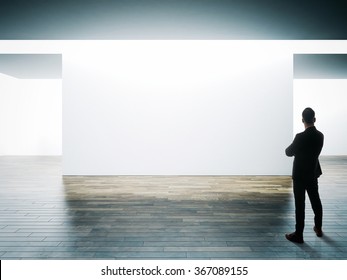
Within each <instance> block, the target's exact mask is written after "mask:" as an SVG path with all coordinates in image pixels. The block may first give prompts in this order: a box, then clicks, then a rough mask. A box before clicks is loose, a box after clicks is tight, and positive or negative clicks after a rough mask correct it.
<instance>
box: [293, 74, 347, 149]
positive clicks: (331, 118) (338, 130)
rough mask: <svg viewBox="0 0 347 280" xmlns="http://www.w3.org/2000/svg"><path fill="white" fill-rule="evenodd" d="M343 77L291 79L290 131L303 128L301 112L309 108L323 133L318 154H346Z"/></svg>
mask: <svg viewBox="0 0 347 280" xmlns="http://www.w3.org/2000/svg"><path fill="white" fill-rule="evenodd" d="M346 104H347V80H346V79H295V80H294V114H293V116H294V121H293V124H294V134H296V133H298V132H300V131H303V124H302V122H301V113H302V111H303V109H304V108H306V107H312V108H313V109H314V110H315V112H316V119H317V122H316V127H317V129H319V130H320V131H322V132H323V133H324V135H325V141H324V142H325V143H324V147H323V150H322V155H347V145H346V143H347V110H346Z"/></svg>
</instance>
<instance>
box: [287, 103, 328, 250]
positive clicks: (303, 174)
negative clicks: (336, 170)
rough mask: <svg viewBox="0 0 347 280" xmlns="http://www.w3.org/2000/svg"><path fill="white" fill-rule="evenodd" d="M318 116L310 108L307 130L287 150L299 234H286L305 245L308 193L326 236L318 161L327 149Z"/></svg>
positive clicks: (306, 115)
mask: <svg viewBox="0 0 347 280" xmlns="http://www.w3.org/2000/svg"><path fill="white" fill-rule="evenodd" d="M315 121H316V118H315V112H314V111H313V110H312V109H311V108H306V109H305V110H304V111H303V112H302V122H303V123H304V126H305V130H304V131H303V132H301V133H298V134H297V135H296V136H295V138H294V140H293V143H292V144H291V145H290V146H289V147H288V148H287V149H286V150H285V152H286V155H287V156H289V157H291V156H294V162H293V173H292V179H293V191H294V199H295V221H296V225H295V232H293V233H289V234H286V238H287V239H288V240H289V241H292V242H296V243H303V242H304V238H303V232H304V225H305V192H307V194H308V196H309V198H310V201H311V206H312V209H313V212H314V215H315V216H314V225H315V226H314V228H313V230H314V231H315V233H316V235H317V236H318V237H321V236H323V232H322V219H323V208H322V203H321V200H320V197H319V193H318V177H319V176H320V175H321V174H322V170H321V167H320V164H319V160H318V157H319V155H320V152H321V150H322V147H323V141H324V135H323V134H322V133H321V132H320V131H318V130H317V129H316V127H315V126H314V123H315Z"/></svg>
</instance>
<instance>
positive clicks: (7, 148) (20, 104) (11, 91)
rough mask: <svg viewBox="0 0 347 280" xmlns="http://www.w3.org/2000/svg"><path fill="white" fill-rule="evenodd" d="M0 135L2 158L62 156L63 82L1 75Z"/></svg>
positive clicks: (0, 153)
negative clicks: (3, 156) (14, 156)
mask: <svg viewBox="0 0 347 280" xmlns="http://www.w3.org/2000/svg"><path fill="white" fill-rule="evenodd" d="M0 134H1V137H0V155H61V154H62V86H61V80H37V79H16V78H13V77H10V76H7V75H3V74H0Z"/></svg>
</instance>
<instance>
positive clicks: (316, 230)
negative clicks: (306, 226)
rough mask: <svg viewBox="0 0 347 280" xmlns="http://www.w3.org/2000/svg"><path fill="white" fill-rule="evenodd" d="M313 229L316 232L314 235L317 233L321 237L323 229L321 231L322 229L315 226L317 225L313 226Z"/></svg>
mask: <svg viewBox="0 0 347 280" xmlns="http://www.w3.org/2000/svg"><path fill="white" fill-rule="evenodd" d="M313 230H314V232H315V233H316V235H317V236H318V237H322V236H323V231H322V229H320V228H317V227H313Z"/></svg>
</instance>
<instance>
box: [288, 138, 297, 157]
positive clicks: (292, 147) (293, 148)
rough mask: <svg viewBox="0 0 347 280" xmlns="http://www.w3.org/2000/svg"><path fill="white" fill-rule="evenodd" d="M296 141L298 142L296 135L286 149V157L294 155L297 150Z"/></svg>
mask: <svg viewBox="0 0 347 280" xmlns="http://www.w3.org/2000/svg"><path fill="white" fill-rule="evenodd" d="M297 143H298V136H297V135H296V136H295V138H294V140H293V143H292V144H290V145H289V146H288V148H287V149H286V155H287V156H288V157H292V156H294V155H295V153H296V150H297Z"/></svg>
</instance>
